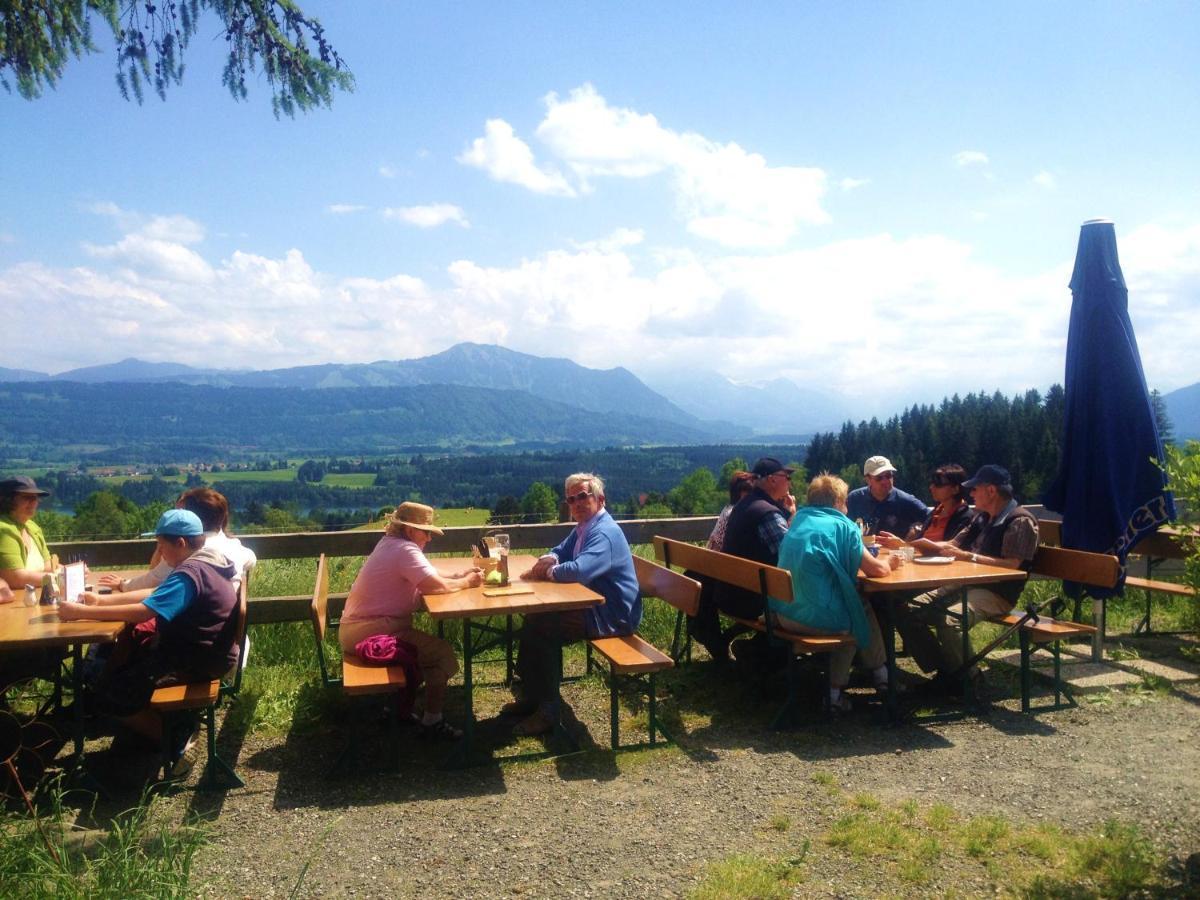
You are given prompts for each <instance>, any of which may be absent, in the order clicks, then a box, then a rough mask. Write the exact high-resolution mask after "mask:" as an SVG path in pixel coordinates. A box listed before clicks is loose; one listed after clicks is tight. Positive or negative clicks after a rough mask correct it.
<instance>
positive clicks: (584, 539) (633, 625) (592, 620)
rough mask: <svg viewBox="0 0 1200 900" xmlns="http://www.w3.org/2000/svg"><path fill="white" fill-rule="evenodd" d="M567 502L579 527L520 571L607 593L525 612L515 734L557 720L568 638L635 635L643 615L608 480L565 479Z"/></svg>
mask: <svg viewBox="0 0 1200 900" xmlns="http://www.w3.org/2000/svg"><path fill="white" fill-rule="evenodd" d="M565 495H566V498H567V507H568V508H569V509H570V512H571V518H572V519H574V520H575V522H576V525H575V529H574V530H573V531H572V532H571V533H570V534H568V535H567V537H566V538H565V539H564V540H563V542H562V543H560V544H559V545H558V546H557V547H555V548H554V549H553V550H551V551H550V552H549V553H547V554H546V555H545V556H543V557H541V558H539V559H538V561H537V562H536V563H535V564H534V566H533V568H532V569H530V570H529V571H528V572H525V573H524V574H523V575H522V576H521V577H522V578H525V579H532V580H540V581H562V582H572V581H574V582H579V583H580V584H583V585H584V586H585V587H588V588H590V589H591V590H593V591H595V592H596V593H597V594H600V595H602V596H603V597H604V603H602V604H600V605H599V606H591V607H588V608H587V609H580V610H569V611H566V612H557V613H534V614H531V615H528V616H526V617H525V625H524V627H523V628H522V630H521V641H520V645H519V647H518V651H517V674H518V675H519V676H520V677H521V694H522V696H521V698H520V699H519V700H517V701H515V702H513V703H509V704H508V705H507V706H505V707H504V709H503V710H502V714H503V715H509V716H514V715H519V716H523V717H524V718H523V719H522V720H521V721H520V722H519V723H518V724H517V726H516V728H514V729H513V730H514V732H515V733H516V734H521V735H530V734H545V733H547V732H549V731H551V730H553V728H554V726H555V724H556V723H557V722H558V719H559V712H560V707H561V703H562V701H561V697H560V695H559V681H560V680H561V677H562V672H561V669H560V661H561V658H562V657H561V653H562V647H563V645H564V644H573V643H575V642H576V641H581V640H583V639H584V638H594V637H610V636H612V635H623V634H633V632H635V631H636V630H637V627H638V624H639V623H640V622H641V620H642V594H641V591H640V590H639V589H638V580H637V573H636V572H635V571H634V569H633V553H632V552H631V551H630V549H629V542H628V541H627V540H625V535H624V533H623V532H622V531H621V529H620V527H619V526H618V525H617V523H616V522H615V521H613V517H612V516H610V515H609V514H608V511H607V510H605V508H604V481H603V480H602V479H601V478H600V477H599V476H598V475H593V474H591V473H589V472H579V473H576V474H575V475H571V476H569V477H568V478H567V481H566V486H565Z"/></svg>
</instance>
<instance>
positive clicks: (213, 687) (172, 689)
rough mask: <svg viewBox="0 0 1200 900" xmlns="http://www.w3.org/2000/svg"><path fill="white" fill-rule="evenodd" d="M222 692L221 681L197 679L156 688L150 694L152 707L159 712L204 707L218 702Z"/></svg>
mask: <svg viewBox="0 0 1200 900" xmlns="http://www.w3.org/2000/svg"><path fill="white" fill-rule="evenodd" d="M220 692H221V682H220V681H218V680H214V681H195V682H192V683H191V684H172V685H169V686H167V687H160V688H156V689H155V691H154V693H153V694H151V695H150V708H151V709H156V710H158V711H159V712H172V711H174V710H182V709H203V708H204V707H206V706H208V705H210V704H212V703H216V702H217V695H218V694H220Z"/></svg>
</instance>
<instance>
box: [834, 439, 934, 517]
mask: <svg viewBox="0 0 1200 900" xmlns="http://www.w3.org/2000/svg"><path fill="white" fill-rule="evenodd" d="M863 481H864V482H866V484H864V485H863V486H862V487H860V488H856V489H855V490H853V491H851V492H850V496H849V497H847V498H846V515H848V516H849V517H850V518H851V519H852V520H854V521H858V520H860V519H861V520H862V522H863V524H864V525H866V526H867V534H879V533H880V532H885V531H886V532H888V533H889V534H894V535H906V534H908V530H909V529H910V528H912V527H913V526H914V525H916V524H918V523H921V522H924V521H925V519H926V517H927V516H928V515H929V508H928V507H927V506H926V505H925V504H924V503H922V502H921V501H920V500H918V499H917V498H916V497H914V496H913V495H912V494H909V493H906V492H904V491H902V490H899V489H898V488H897V487H896V486H895V483H896V467H895V466H893V465H892V464H891V462H890V461H889V460H888V458H887V457H886V456H872V457H871V458H870V459H868V460H867V461H866V462H865V463H863Z"/></svg>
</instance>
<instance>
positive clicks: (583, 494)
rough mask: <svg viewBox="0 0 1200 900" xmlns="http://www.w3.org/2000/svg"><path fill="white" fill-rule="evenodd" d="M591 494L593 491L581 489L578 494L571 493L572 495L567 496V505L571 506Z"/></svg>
mask: <svg viewBox="0 0 1200 900" xmlns="http://www.w3.org/2000/svg"><path fill="white" fill-rule="evenodd" d="M590 496H592V492H591V491H580V492H579V493H578V494H571V496H569V497H567V505H568V506H570V505H572V504H574V503H579V502H580V501H581V500H584V499H585V498H587V497H590Z"/></svg>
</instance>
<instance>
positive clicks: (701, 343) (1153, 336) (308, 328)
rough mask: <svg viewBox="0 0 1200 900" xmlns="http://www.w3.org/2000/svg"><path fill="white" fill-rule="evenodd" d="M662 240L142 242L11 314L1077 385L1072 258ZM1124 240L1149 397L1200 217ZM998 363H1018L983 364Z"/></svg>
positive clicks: (1166, 354)
mask: <svg viewBox="0 0 1200 900" xmlns="http://www.w3.org/2000/svg"><path fill="white" fill-rule="evenodd" d="M130 215H131V216H133V217H134V218H139V219H140V221H143V222H147V223H149V222H155V223H157V224H156V225H155V226H153V228H151V231H156V232H157V233H160V234H171V235H173V236H175V237H180V236H187V235H188V234H191V235H193V236H194V235H195V234H196V233H202V232H203V229H202V228H201V227H200V226H199V225H197V224H196V223H195V222H192V221H191V220H186V223H190V224H186V223H185V222H184V221H183V220H181V219H180V218H176V217H170V216H166V217H146V216H141V217H137V216H135V215H134V214H130ZM644 240H645V238H644V235H643V233H642V232H641V231H639V230H638V229H634V228H622V229H617V230H616V231H613V232H611V233H609V234H607V235H604V236H602V237H599V238H597V239H594V240H591V241H578V242H575V243H573V244H572V245H571V246H567V247H565V248H562V249H552V250H548V251H544V252H540V253H537V254H533V255H530V256H529V257H527V258H524V259H516V260H513V261H511V262H509V263H504V264H498V265H485V264H483V263H481V262H479V261H476V260H472V259H460V260H458V261H455V262H453V263H451V264H449V265H448V266H447V267H446V270H445V273H444V275H443V276H440V277H438V278H437V279H436V280H435V281H434V282H432V283H428V282H426V281H424V280H422V279H420V278H417V277H415V276H413V275H410V274H407V273H404V272H397V273H394V274H392V275H391V276H390V277H384V278H366V277H355V276H351V277H342V276H334V275H332V274H330V273H327V272H322V271H320V270H318V269H315V268H314V267H313V266H312V265H311V264H310V263H309V261H308V260H307V259H306V257H305V255H304V253H303V252H302V250H301V249H299V248H293V249H290V250H288V251H287V252H285V253H283V254H281V255H278V256H266V255H263V254H259V253H253V252H249V251H246V250H237V251H235V252H233V253H232V254H230V255H229V256H228V257H227V258H225V259H216V258H213V259H208V258H206V257H205V256H204V255H203V249H202V245H197V246H196V247H185V246H183V245H182V244H178V243H176V244H170V242H168V241H165V240H162V239H161V238H151V237H149V236H148V235H147V234H146V233H144V232H143V231H142V230H137V231H133V232H130V233H127V234H124V235H122V236H121V237H120V238H119V239H118V240H117V241H115V242H113V243H111V244H107V245H98V246H99V250H100V252H96V253H94V254H93V255H92V257H91V260H90V262H89V264H88V265H87V266H79V267H75V268H66V269H54V268H51V267H48V266H45V265H42V264H40V263H35V262H25V263H19V264H17V265H14V266H10V267H8V268H6V269H0V308H3V309H5V310H6V313H7V314H9V315H10V321H9V326H10V327H11V328H12V329H14V330H16V331H32V332H40V331H44V330H45V328H46V323H47V322H53V323H55V324H54V328H55V340H54V352H55V357H54V358H55V360H56V363H57V365H58V368H60V369H66V368H70V367H72V366H76V365H86V364H93V363H99V362H111V361H112V360H113V359H118V358H121V357H122V356H139V357H142V358H148V359H159V360H175V361H179V362H184V363H190V364H193V365H203V366H229V367H235V366H243V367H244V366H248V365H249V366H254V367H256V368H271V367H276V366H292V365H303V364H310V363H321V362H365V361H369V360H373V359H380V358H385V359H386V358H392V359H396V358H406V357H412V356H419V355H423V354H426V353H432V352H437V351H438V350H441V349H443V348H445V347H447V346H449V345H451V344H453V343H456V342H458V341H461V340H474V341H481V342H497V343H502V344H505V345H507V346H510V347H513V348H514V349H518V350H523V351H526V352H530V353H535V354H539V355H543V356H567V357H570V358H572V359H575V360H577V361H578V362H580V363H582V364H584V365H590V366H594V367H600V368H609V367H612V366H616V365H624V366H626V367H629V368H632V369H634V371H644V370H648V369H650V368H659V369H661V368H665V367H668V366H669V367H674V368H676V369H680V370H688V369H692V368H695V367H696V366H698V365H699V366H703V367H704V368H711V369H716V370H718V371H722V372H724V373H725V374H726V375H728V376H730V377H733V378H735V379H739V380H763V379H769V378H772V377H776V376H786V377H791V378H793V379H795V380H796V381H797V382H798V383H800V384H803V385H808V386H812V387H816V388H819V389H820V390H823V391H827V392H840V393H844V394H846V395H848V396H851V397H853V398H856V399H855V404H856V405H855V408H856V410H858V411H860V412H861V414H863V415H871V414H874V413H876V412H880V413H889V412H891V411H894V410H895V409H897V408H899V407H900V406H903V405H907V404H909V403H913V402H927V401H928V402H931V401H936V400H937V399H939V398H940V397H942V396H943V395H946V394H949V393H953V392H959V393H965V392H968V391H979V390H983V391H992V390H995V389H1000V390H1004V391H1008V392H1012V391H1016V390H1023V389H1025V388H1027V387H1030V386H1034V387H1039V388H1045V387H1046V386H1047V385H1049V384H1051V383H1053V382H1055V381H1061V379H1062V365H1063V353H1064V350H1065V345H1066V333H1067V320H1068V316H1069V313H1070V304H1071V297H1070V292H1069V291H1068V289H1067V286H1066V285H1067V281H1068V280H1069V277H1070V269H1071V262H1072V261H1071V260H1070V259H1063V260H1061V261H1060V263H1059V264H1057V265H1055V266H1052V267H1050V268H1048V269H1047V270H1046V271H1044V272H1040V273H1036V274H1034V275H1032V276H1029V277H1014V276H1012V275H1008V274H1006V273H1005V272H1003V271H1002V270H1000V269H998V268H996V267H995V266H993V265H990V264H988V263H985V262H983V261H981V259H980V258H979V257H978V255H977V253H976V252H975V248H974V247H973V246H972V245H971V244H970V243H967V242H965V241H963V240H959V239H954V238H950V237H946V236H943V235H937V234H928V235H913V236H898V235H892V234H887V233H881V234H874V235H869V236H866V237H862V238H858V239H855V240H839V241H833V242H829V243H826V244H823V245H816V246H811V247H807V248H804V249H798V250H790V251H787V252H775V253H769V252H768V253H764V252H755V253H754V254H704V253H700V252H697V251H694V250H687V249H682V250H681V249H678V248H670V247H666V248H662V247H650V246H646V245H645V243H644ZM154 241H158V242H159V244H158V245H156V244H154ZM165 245H170V247H173V248H174V250H173V252H175V253H178V252H179V250H180V249H182V250H183V251H185V252H186V253H187V254H191V256H186V255H185V256H182V257H172V256H171V255H170V253H167V252H166V249H165ZM1120 247H1121V256H1122V262H1123V265H1124V270H1125V275H1126V279H1127V282H1128V284H1129V287H1130V291H1131V295H1130V315H1131V317H1132V319H1133V321H1134V324H1135V328H1136V330H1137V334H1138V338H1139V343H1140V346H1141V348H1142V354H1143V362H1144V364H1145V368H1146V372H1147V376H1148V378H1149V380H1150V383H1151V385H1152V386H1156V387H1159V388H1161V389H1163V390H1171V389H1173V388H1176V387H1180V386H1183V385H1184V384H1190V383H1192V382H1194V381H1196V380H1198V379H1200V372H1198V371H1197V363H1196V361H1195V353H1194V348H1193V347H1192V344H1193V343H1194V341H1193V340H1192V339H1191V336H1192V334H1193V333H1194V329H1192V328H1190V327H1186V326H1187V324H1188V323H1189V322H1190V319H1189V317H1190V316H1191V315H1192V312H1193V310H1194V307H1195V298H1196V297H1197V296H1200V224H1197V225H1188V226H1171V227H1167V226H1163V225H1147V226H1144V227H1141V228H1138V229H1136V230H1134V231H1133V232H1131V233H1130V234H1128V235H1126V236H1123V237H1121V238H1120ZM164 256H165V259H164ZM197 272H201V273H207V277H197ZM996 310H1003V311H1004V314H1003V315H997V314H996ZM948 348H949V349H948ZM984 358H987V359H1003V360H1004V364H1003V365H982V366H981V364H980V360H981V359H984ZM881 361H885V362H884V363H883V365H884V366H885V370H884V371H882V374H881V369H880V366H881Z"/></svg>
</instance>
